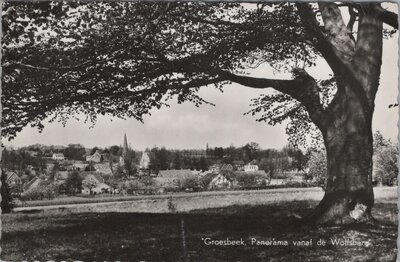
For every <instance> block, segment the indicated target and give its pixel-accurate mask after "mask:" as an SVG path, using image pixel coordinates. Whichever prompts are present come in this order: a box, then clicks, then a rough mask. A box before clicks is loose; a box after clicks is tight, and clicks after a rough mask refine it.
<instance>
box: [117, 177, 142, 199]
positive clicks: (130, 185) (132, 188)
mask: <svg viewBox="0 0 400 262" xmlns="http://www.w3.org/2000/svg"><path fill="white" fill-rule="evenodd" d="M145 187H146V186H145V184H144V183H143V182H141V181H140V180H139V179H134V180H126V181H122V182H120V183H119V184H118V189H119V190H120V192H123V193H125V194H129V195H133V194H137V193H138V192H139V191H144V190H145Z"/></svg>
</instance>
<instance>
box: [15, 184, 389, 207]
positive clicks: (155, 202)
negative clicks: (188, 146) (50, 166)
mask: <svg viewBox="0 0 400 262" xmlns="http://www.w3.org/2000/svg"><path fill="white" fill-rule="evenodd" d="M323 194H324V193H323V190H322V189H320V188H283V189H268V190H250V191H222V192H221V191H216V192H198V193H181V194H171V195H153V196H137V197H133V198H132V197H130V198H129V200H125V201H110V202H97V203H84V204H67V205H50V206H49V205H48V206H32V207H18V208H15V209H14V212H29V213H30V212H41V211H45V210H57V211H60V210H61V211H68V212H73V213H80V212H145V213H170V212H176V211H178V212H187V211H191V210H197V209H204V208H219V207H227V206H232V205H260V204H266V203H277V202H287V201H295V200H296V201H301V200H316V201H318V200H320V199H322V196H323ZM374 194H375V199H376V201H377V202H379V201H395V200H394V199H397V187H378V188H374Z"/></svg>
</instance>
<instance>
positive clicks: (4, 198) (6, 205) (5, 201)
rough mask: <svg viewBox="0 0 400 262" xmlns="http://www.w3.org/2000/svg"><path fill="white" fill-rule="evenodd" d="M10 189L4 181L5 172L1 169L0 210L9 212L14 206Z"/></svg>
mask: <svg viewBox="0 0 400 262" xmlns="http://www.w3.org/2000/svg"><path fill="white" fill-rule="evenodd" d="M10 191H11V190H10V187H9V185H8V184H7V182H6V174H5V172H4V171H1V211H2V212H3V213H9V212H11V210H12V209H13V207H14V206H13V200H12V196H11V192H10Z"/></svg>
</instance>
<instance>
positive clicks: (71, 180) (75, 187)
mask: <svg viewBox="0 0 400 262" xmlns="http://www.w3.org/2000/svg"><path fill="white" fill-rule="evenodd" d="M82 180H83V179H82V178H81V177H80V176H79V172H78V171H73V172H72V173H71V174H70V175H69V176H68V178H67V180H66V181H65V191H66V193H67V194H71V195H73V194H76V193H79V192H80V191H81V189H82Z"/></svg>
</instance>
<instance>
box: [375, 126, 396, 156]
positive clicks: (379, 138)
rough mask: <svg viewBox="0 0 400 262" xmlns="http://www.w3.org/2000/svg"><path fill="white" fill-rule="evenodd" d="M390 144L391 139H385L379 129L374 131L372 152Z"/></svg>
mask: <svg viewBox="0 0 400 262" xmlns="http://www.w3.org/2000/svg"><path fill="white" fill-rule="evenodd" d="M391 144H392V143H391V141H390V140H389V139H385V138H384V137H383V135H382V134H381V132H380V131H379V130H378V131H376V132H375V133H374V143H373V149H374V153H377V152H378V151H379V150H381V149H384V148H386V147H388V146H390V145H391Z"/></svg>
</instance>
